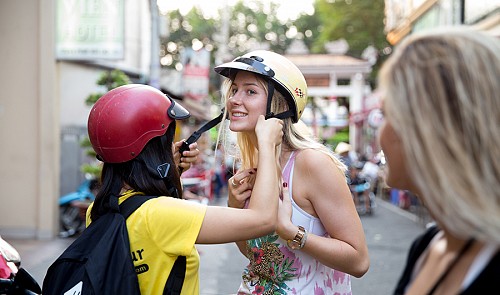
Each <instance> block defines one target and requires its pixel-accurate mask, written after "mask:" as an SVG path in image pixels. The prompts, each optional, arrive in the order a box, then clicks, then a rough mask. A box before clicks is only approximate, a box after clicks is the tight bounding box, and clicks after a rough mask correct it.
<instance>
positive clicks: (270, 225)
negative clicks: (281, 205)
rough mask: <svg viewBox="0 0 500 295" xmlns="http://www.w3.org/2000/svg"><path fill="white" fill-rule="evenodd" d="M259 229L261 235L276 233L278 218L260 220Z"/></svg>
mask: <svg viewBox="0 0 500 295" xmlns="http://www.w3.org/2000/svg"><path fill="white" fill-rule="evenodd" d="M261 222H262V223H261V224H260V226H259V228H260V229H261V230H262V235H267V234H271V233H273V232H275V231H276V228H277V226H278V218H277V217H276V216H273V217H270V218H266V219H262V220H261Z"/></svg>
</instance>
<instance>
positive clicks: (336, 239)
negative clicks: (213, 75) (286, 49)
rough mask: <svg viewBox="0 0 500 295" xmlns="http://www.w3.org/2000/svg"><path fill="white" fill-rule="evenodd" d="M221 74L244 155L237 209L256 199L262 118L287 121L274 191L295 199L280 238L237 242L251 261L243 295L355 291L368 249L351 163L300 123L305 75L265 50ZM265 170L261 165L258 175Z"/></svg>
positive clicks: (235, 192) (232, 196)
mask: <svg viewBox="0 0 500 295" xmlns="http://www.w3.org/2000/svg"><path fill="white" fill-rule="evenodd" d="M215 71H216V72H217V73H219V74H221V75H223V76H225V77H226V78H227V79H226V80H225V81H224V82H223V86H222V96H223V102H224V104H225V112H226V114H225V116H226V118H228V119H229V129H230V130H231V131H233V132H236V133H237V140H238V147H239V154H240V158H241V159H240V160H241V167H240V169H239V171H238V172H237V173H236V174H235V175H234V176H233V177H232V178H231V179H230V180H229V201H228V204H229V206H230V207H235V208H244V207H245V206H246V202H248V200H249V199H251V198H250V197H253V195H254V194H252V190H253V189H254V188H255V187H254V178H253V175H250V174H249V172H250V171H253V169H255V168H257V166H258V163H257V159H258V155H259V151H260V150H259V148H258V146H257V144H256V133H255V125H256V122H257V118H258V116H260V115H266V117H267V118H271V117H277V118H280V119H282V120H283V122H284V127H283V132H284V134H283V140H282V144H281V148H280V150H279V152H278V153H279V155H278V162H277V163H276V165H277V166H278V167H279V170H281V172H282V173H281V175H280V179H281V181H279V182H277V183H276V184H275V187H281V186H282V182H283V186H284V187H286V186H288V190H289V194H288V190H284V191H283V193H284V194H283V198H284V200H285V201H284V202H283V205H284V206H281V207H280V214H279V222H278V228H277V230H276V232H275V233H272V234H270V235H267V236H263V237H260V238H257V239H252V240H247V241H243V242H237V244H238V247H239V249H240V251H241V252H242V253H243V254H244V255H245V256H247V257H248V259H249V265H248V267H247V268H246V269H245V270H244V272H243V275H242V283H241V286H240V288H239V291H238V294H256V293H258V294H276V293H279V294H285V293H289V294H318V291H319V290H321V291H323V293H324V294H334V293H340V294H349V293H350V292H351V281H350V275H354V276H355V277H361V276H362V275H364V274H365V273H366V272H367V270H368V267H369V258H368V249H367V245H366V241H365V236H364V233H363V228H362V225H361V221H360V219H359V216H358V214H357V212H356V209H355V207H354V203H353V200H352V197H351V193H350V191H349V187H348V185H347V182H346V179H345V174H344V171H345V169H346V168H345V165H343V164H342V163H341V162H340V161H339V160H338V158H337V157H336V156H335V155H334V154H333V153H332V152H331V151H330V150H329V149H327V148H326V147H325V146H324V145H322V144H321V143H319V142H318V141H316V140H315V139H313V138H312V137H311V136H310V135H309V134H307V132H304V128H303V127H304V124H303V123H302V122H301V121H299V118H300V116H301V115H302V112H303V110H304V107H305V105H306V102H307V85H306V81H305V78H304V76H303V75H302V73H301V72H300V70H299V69H298V68H297V67H296V66H295V65H294V64H293V63H292V62H291V61H290V60H288V59H287V58H285V57H284V56H282V55H279V54H277V53H274V52H270V51H263V50H259V51H253V52H250V53H247V54H245V55H244V56H242V57H238V58H236V59H235V60H233V61H232V62H229V63H226V64H222V65H220V66H217V67H215ZM222 130H223V129H222ZM263 169H265V168H262V167H258V173H257V175H258V174H259V173H261V172H263V171H262V170H263ZM276 198H278V195H276ZM288 198H289V199H290V201H291V202H288Z"/></svg>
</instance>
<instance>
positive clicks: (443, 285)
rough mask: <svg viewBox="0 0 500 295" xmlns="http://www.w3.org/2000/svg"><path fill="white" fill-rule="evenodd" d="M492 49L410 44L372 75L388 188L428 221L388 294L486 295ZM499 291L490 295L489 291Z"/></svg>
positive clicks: (449, 33) (499, 190)
mask: <svg viewBox="0 0 500 295" xmlns="http://www.w3.org/2000/svg"><path fill="white" fill-rule="evenodd" d="M499 78H500V41H499V40H498V39H496V38H493V37H491V36H488V35H486V34H483V33H481V32H477V31H473V30H470V29H467V28H448V29H446V30H444V29H443V30H437V31H433V32H427V33H423V34H418V35H417V34H415V35H413V36H410V37H409V38H407V39H406V40H405V41H404V42H402V43H401V45H399V46H398V48H397V49H396V51H395V52H394V54H393V55H392V56H391V57H390V58H389V59H388V60H387V62H386V63H385V64H384V66H383V68H382V70H381V72H380V88H381V90H382V91H383V93H384V97H385V98H384V112H385V116H386V117H385V118H386V120H385V123H384V125H383V127H382V129H381V131H380V144H381V146H382V149H383V151H384V153H385V156H386V159H387V169H388V170H387V184H388V185H389V186H391V187H394V188H399V189H405V190H410V191H412V192H413V193H415V194H416V195H417V196H418V198H420V200H421V201H422V203H423V204H424V205H425V207H426V208H427V209H428V210H429V212H430V214H431V215H432V217H433V218H434V220H435V221H436V222H435V224H436V225H435V226H431V227H430V228H429V229H428V230H427V231H426V232H425V233H424V234H423V235H422V236H420V237H418V239H416V240H415V241H414V243H413V245H412V248H411V250H410V252H409V257H408V260H407V265H406V267H405V270H404V272H403V274H402V275H401V278H400V280H399V283H398V285H397V287H396V289H395V292H394V294H492V292H494V293H495V292H498V278H500V254H499V251H498V250H499V245H500V96H499V93H500V84H499V81H498V80H499ZM493 290H497V291H493Z"/></svg>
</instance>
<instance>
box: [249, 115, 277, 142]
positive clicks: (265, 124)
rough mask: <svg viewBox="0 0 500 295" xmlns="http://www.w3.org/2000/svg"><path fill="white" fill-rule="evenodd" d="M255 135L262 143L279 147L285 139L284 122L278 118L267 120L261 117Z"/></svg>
mask: <svg viewBox="0 0 500 295" xmlns="http://www.w3.org/2000/svg"><path fill="white" fill-rule="evenodd" d="M255 133H256V134H257V138H258V140H259V143H260V142H269V143H272V144H275V145H279V144H280V143H281V141H282V137H283V121H282V120H280V119H276V118H270V119H267V120H266V119H265V118H264V116H262V115H261V116H259V120H258V121H257V125H256V126H255Z"/></svg>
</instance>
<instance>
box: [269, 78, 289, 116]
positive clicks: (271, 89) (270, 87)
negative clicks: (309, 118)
mask: <svg viewBox="0 0 500 295" xmlns="http://www.w3.org/2000/svg"><path fill="white" fill-rule="evenodd" d="M273 95H274V83H273V82H272V81H271V80H270V79H268V80H267V108H266V120H267V119H269V118H277V119H281V120H283V119H286V118H290V117H291V116H292V115H293V113H292V111H291V110H287V111H284V112H282V113H279V114H274V113H273V112H271V102H272V100H273Z"/></svg>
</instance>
